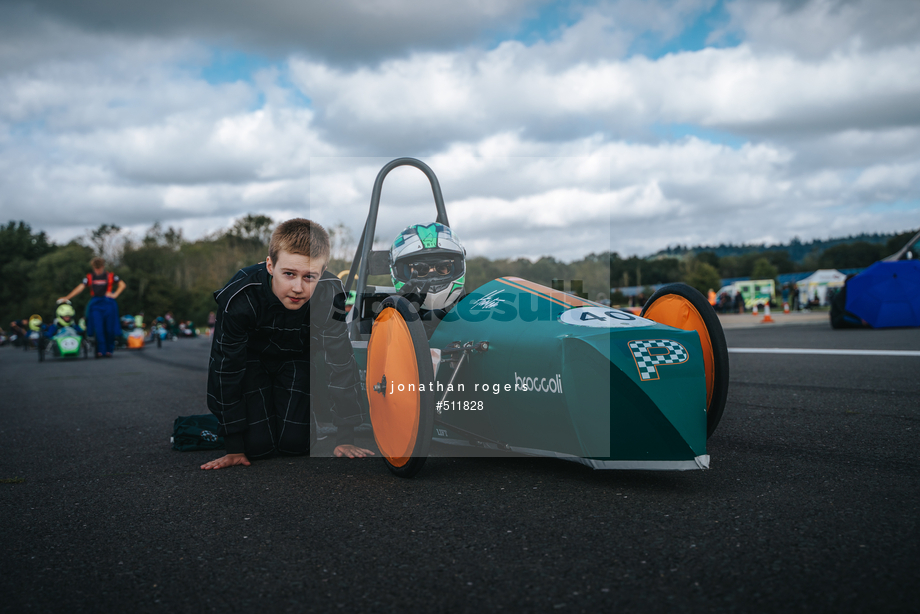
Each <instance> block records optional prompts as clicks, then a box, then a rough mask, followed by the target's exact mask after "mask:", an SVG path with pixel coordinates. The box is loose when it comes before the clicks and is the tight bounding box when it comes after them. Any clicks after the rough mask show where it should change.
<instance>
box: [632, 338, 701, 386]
mask: <svg viewBox="0 0 920 614" xmlns="http://www.w3.org/2000/svg"><path fill="white" fill-rule="evenodd" d="M629 350H630V351H631V352H632V355H633V358H634V359H635V360H636V367H638V369H639V379H640V380H642V381H644V382H648V381H652V380H657V379H659V378H658V367H660V366H664V365H679V364H681V363H684V362H687V360H689V359H690V353H689V352H687V348H685V347H684V346H683V345H681V344H680V343H678V342H676V341H672V340H670V339H648V340H645V341H630V342H629Z"/></svg>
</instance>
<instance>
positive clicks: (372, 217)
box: [345, 158, 450, 340]
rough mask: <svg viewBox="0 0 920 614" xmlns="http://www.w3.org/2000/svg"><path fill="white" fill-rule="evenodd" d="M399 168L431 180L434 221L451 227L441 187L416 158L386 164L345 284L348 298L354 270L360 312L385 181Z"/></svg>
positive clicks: (355, 331)
mask: <svg viewBox="0 0 920 614" xmlns="http://www.w3.org/2000/svg"><path fill="white" fill-rule="evenodd" d="M400 166H414V167H415V168H417V169H419V170H420V171H422V172H423V173H425V176H426V177H428V182H429V183H430V184H431V194H432V196H434V205H435V208H436V209H437V212H438V216H437V219H436V220H435V221H437V222H438V223H439V224H444V225H445V226H450V224H449V223H448V221H447V210H446V209H445V208H444V197H443V196H442V195H441V184H440V183H439V182H438V178H437V176H436V175H435V174H434V171H433V170H431V168H430V167H429V166H428V165H427V164H425V163H424V162H422V161H421V160H417V159H415V158H396V159H395V160H391V161H390V162H387V163H386V164H385V165H384V166H383V168H381V169H380V172H379V173H377V179H376V180H375V181H374V190H373V192H371V207H370V211H368V214H367V221H365V222H364V231H363V232H362V233H361V239H360V240H359V241H358V249H357V250H356V251H355V258H354V260H353V261H352V263H351V269H349V272H348V280H347V281H346V282H345V295H346V296H347V295H348V293H349V292H350V291H351V284H352V282H353V281H354V276H355V269H357V275H358V284H357V286H356V287H355V297H356V299H355V307H354V308H355V309H359V310H360V308H361V297H362V296H363V294H364V292H365V291H366V290H367V277H368V267H369V263H370V259H371V250H372V248H373V245H374V234H375V233H376V230H377V211H378V210H379V209H380V193H381V192H382V191H383V180H384V179H386V176H387V175H388V174H389V173H390V171H392V170H393V169H394V168H397V167H400ZM357 315H358V317H357V318H352V319H351V321H350V322H349V330H348V336H349V338H350V339H352V340H358V339H360V331H359V325H360V322H359V319H360V313H359V314H357Z"/></svg>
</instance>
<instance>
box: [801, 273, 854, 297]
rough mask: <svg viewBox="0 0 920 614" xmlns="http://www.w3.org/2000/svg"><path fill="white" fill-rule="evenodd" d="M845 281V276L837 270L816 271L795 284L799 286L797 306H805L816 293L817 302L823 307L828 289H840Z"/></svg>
mask: <svg viewBox="0 0 920 614" xmlns="http://www.w3.org/2000/svg"><path fill="white" fill-rule="evenodd" d="M846 279H847V276H846V275H844V274H843V273H841V272H840V271H838V270H837V269H818V270H817V271H815V272H814V273H812V274H811V275H809V276H808V277H806V278H805V279H802V280H799V281H798V282H797V283H798V286H799V304H800V305H807V304H808V302H809V301H811V300H814V298H815V294H816V293H817V295H818V302H819V303H821V304H822V305H825V304H826V303H827V291H828V289H829V288H834V289H840V288H842V287H843V284H844V282H846Z"/></svg>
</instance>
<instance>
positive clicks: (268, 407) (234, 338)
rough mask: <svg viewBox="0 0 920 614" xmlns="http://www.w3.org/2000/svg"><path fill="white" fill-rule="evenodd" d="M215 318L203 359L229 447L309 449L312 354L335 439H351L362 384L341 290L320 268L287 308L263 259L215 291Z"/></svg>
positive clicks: (258, 452)
mask: <svg viewBox="0 0 920 614" xmlns="http://www.w3.org/2000/svg"><path fill="white" fill-rule="evenodd" d="M214 299H215V300H216V301H217V304H218V311H217V321H216V322H215V326H214V336H213V337H212V341H211V358H210V364H209V367H208V408H209V409H210V410H211V412H212V413H213V414H214V415H216V416H217V418H218V420H219V421H220V435H222V436H223V437H224V441H225V442H226V445H227V453H228V454H235V453H240V452H245V453H246V456H247V457H248V458H250V459H253V458H260V457H265V456H269V455H271V454H273V453H276V452H277V453H282V454H306V453H308V452H309V449H310V426H311V423H312V422H313V420H312V417H311V416H312V403H313V399H312V397H311V395H310V383H311V380H313V381H315V378H314V375H315V372H316V370H315V367H314V362H313V360H312V359H313V357H314V356H316V357H318V360H323V361H324V362H325V372H326V377H327V381H326V382H324V383H325V384H326V385H327V386H328V387H329V398H330V400H331V404H332V406H331V407H330V410H331V412H332V417H333V424H335V425H336V426H337V427H338V436H337V438H336V441H337V443H338V444H339V445H342V444H350V443H353V442H354V427H356V426H358V425H359V424H360V423H361V413H362V410H361V403H360V396H359V395H360V394H361V388H360V386H359V384H358V374H357V366H356V364H355V359H354V355H353V353H352V349H351V343H350V342H349V340H348V335H347V332H346V330H345V313H346V312H345V292H344V288H343V287H342V282H341V280H339V278H337V277H336V276H335V275H332V274H331V273H329V272H328V271H327V272H324V273H323V275H322V276H321V278H320V280H319V281H318V282H317V284H316V289H315V290H314V292H313V295H312V297H311V298H310V300H309V301H307V302H306V303H305V304H304V305H303V306H302V307H301V308H300V309H297V310H291V309H287V308H286V307H285V306H284V305H283V304H282V303H281V301H280V300H278V297H276V296H275V294H274V293H273V292H272V289H271V276H270V275H269V274H268V271H267V270H266V268H265V263H260V264H257V265H253V266H250V267H247V268H245V269H242V270H240V271H239V273H237V274H236V275H235V276H234V277H233V279H231V280H230V283H228V284H227V285H226V286H225V287H224V288H223V289H222V290H220V291H218V292H215V293H214Z"/></svg>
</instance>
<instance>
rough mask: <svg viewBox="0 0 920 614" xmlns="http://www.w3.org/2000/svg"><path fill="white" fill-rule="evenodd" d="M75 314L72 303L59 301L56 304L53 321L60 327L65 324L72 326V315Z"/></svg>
mask: <svg viewBox="0 0 920 614" xmlns="http://www.w3.org/2000/svg"><path fill="white" fill-rule="evenodd" d="M75 315H77V312H76V311H74V308H73V306H72V305H70V304H69V303H61V304H60V305H58V308H57V310H56V311H55V312H54V323H55V324H57V325H58V326H60V327H61V328H63V327H65V326H73V317H74V316H75Z"/></svg>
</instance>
